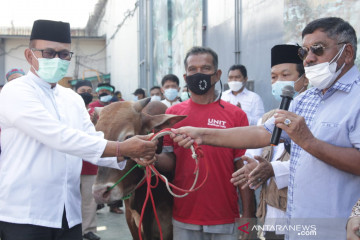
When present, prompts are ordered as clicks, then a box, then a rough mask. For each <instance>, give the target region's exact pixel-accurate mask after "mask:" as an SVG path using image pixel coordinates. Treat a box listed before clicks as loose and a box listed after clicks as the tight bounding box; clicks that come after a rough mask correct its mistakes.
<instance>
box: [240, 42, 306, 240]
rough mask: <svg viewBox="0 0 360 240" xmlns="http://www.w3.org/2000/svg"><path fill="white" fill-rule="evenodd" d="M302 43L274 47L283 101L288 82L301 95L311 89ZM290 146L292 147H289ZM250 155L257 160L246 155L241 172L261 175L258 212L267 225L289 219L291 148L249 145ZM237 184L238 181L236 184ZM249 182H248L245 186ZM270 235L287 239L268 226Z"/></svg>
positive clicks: (274, 72)
mask: <svg viewBox="0 0 360 240" xmlns="http://www.w3.org/2000/svg"><path fill="white" fill-rule="evenodd" d="M299 48H300V46H295V45H286V44H283V45H276V46H274V47H273V48H272V49H271V83H272V90H273V91H272V93H273V95H274V97H275V99H276V100H278V101H279V102H280V101H281V97H280V94H281V90H282V88H283V87H284V86H287V85H290V86H292V87H294V89H295V91H296V94H295V95H298V94H300V93H302V92H304V91H305V90H306V89H307V85H308V83H309V81H308V80H307V78H306V77H305V70H304V66H303V64H302V61H301V59H300V58H299V56H298V50H299ZM275 110H276V109H274V110H271V111H269V112H267V113H265V114H264V115H263V116H262V118H261V119H259V122H258V125H262V124H264V123H265V122H266V120H268V119H270V118H271V117H272V116H273V115H274V114H275ZM288 149H289V148H288ZM246 155H247V156H251V157H253V156H255V159H256V160H258V161H259V162H257V161H256V160H254V159H252V158H250V157H247V156H244V157H243V160H245V161H247V162H248V164H246V165H245V166H244V167H242V168H241V169H240V170H239V172H238V174H243V176H244V177H245V175H246V174H248V173H250V172H252V171H253V170H254V169H255V168H256V170H254V171H253V172H252V173H251V175H252V176H254V177H256V179H258V180H259V181H258V183H257V184H255V185H254V186H251V188H253V189H257V188H259V187H260V186H262V189H261V193H260V201H259V206H258V209H257V213H256V216H257V217H258V218H260V220H261V222H262V223H264V225H265V226H276V225H277V224H278V225H279V223H282V222H281V220H284V219H286V202H287V186H288V183H289V173H290V170H289V167H290V162H289V159H290V154H289V153H288V152H287V150H286V148H285V145H284V143H280V144H279V145H278V146H267V147H265V148H261V149H249V150H247V152H246ZM235 185H237V184H235ZM248 185H249V184H244V185H243V186H242V188H245V187H247V186H248ZM264 232H265V234H264V235H265V238H266V239H284V233H283V232H281V231H275V230H274V229H272V230H269V229H264Z"/></svg>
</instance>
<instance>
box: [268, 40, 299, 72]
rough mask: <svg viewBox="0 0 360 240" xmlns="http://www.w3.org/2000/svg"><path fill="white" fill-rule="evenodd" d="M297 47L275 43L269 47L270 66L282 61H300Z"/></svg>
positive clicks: (296, 62) (297, 62)
mask: <svg viewBox="0 0 360 240" xmlns="http://www.w3.org/2000/svg"><path fill="white" fill-rule="evenodd" d="M299 48H300V46H296V45H287V44H282V45H275V46H274V47H273V48H272V49H271V67H273V66H274V65H278V64H282V63H295V64H299V63H302V62H303V61H302V60H301V59H300V57H299V55H298V51H299Z"/></svg>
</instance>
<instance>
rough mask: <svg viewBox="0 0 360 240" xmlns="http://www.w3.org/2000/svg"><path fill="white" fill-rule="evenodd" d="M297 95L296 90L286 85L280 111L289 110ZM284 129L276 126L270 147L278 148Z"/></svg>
mask: <svg viewBox="0 0 360 240" xmlns="http://www.w3.org/2000/svg"><path fill="white" fill-rule="evenodd" d="M294 94H295V90H294V88H293V87H292V86H290V85H286V86H284V87H283V88H282V94H281V98H282V99H281V103H280V107H279V109H282V110H288V109H289V106H290V102H291V100H292V99H293V96H294ZM281 132H282V129H281V128H278V127H277V126H276V125H275V127H274V131H273V133H272V135H271V140H270V145H271V146H277V145H278V144H279V140H280V136H281Z"/></svg>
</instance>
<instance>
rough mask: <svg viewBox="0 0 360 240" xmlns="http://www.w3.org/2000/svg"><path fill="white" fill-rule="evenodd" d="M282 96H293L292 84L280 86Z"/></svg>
mask: <svg viewBox="0 0 360 240" xmlns="http://www.w3.org/2000/svg"><path fill="white" fill-rule="evenodd" d="M281 91H282V94H281V96H282V97H290V98H293V96H294V95H295V90H294V88H293V87H292V86H290V85H286V86H284V87H283V88H282V90H281Z"/></svg>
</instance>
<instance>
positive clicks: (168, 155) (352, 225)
mask: <svg viewBox="0 0 360 240" xmlns="http://www.w3.org/2000/svg"><path fill="white" fill-rule="evenodd" d="M302 40H303V42H302V46H299V45H292V44H278V45H275V46H273V47H272V48H271V59H269V62H271V76H269V80H271V81H269V84H271V86H272V95H273V96H274V98H275V99H276V100H278V102H279V103H280V101H282V98H283V96H282V95H283V89H284V87H285V86H286V87H287V86H291V89H293V97H292V98H293V100H292V102H291V104H290V107H289V109H285V110H282V109H273V110H270V111H268V112H266V113H265V109H264V105H263V101H262V99H261V96H259V95H258V94H256V93H254V92H252V91H250V90H248V89H247V87H246V86H247V80H248V77H247V69H246V67H245V66H244V65H240V64H238V65H233V66H230V67H229V69H228V70H227V72H226V77H227V83H228V86H229V90H226V91H224V92H220V91H217V90H216V87H215V86H216V84H221V81H220V78H221V76H222V74H223V73H222V70H221V69H219V63H218V55H217V53H216V52H215V51H213V50H212V49H211V48H208V47H197V46H195V47H192V48H191V49H190V50H189V51H188V52H187V54H186V56H185V58H184V68H185V74H184V75H183V77H184V82H185V83H186V85H185V86H183V88H182V89H181V87H180V81H179V78H178V77H177V76H176V75H174V74H167V75H165V76H164V77H163V78H162V80H161V86H154V87H152V88H151V89H150V90H149V92H148V96H149V97H151V101H161V102H162V103H163V104H164V105H166V107H167V111H166V113H167V114H175V115H186V116H187V118H185V119H184V120H182V121H180V122H178V123H176V124H175V125H174V126H173V128H174V129H173V130H172V131H173V134H171V135H170V136H165V138H164V142H163V150H162V153H158V154H157V153H155V151H156V148H157V142H151V141H147V139H148V136H134V137H132V138H129V139H127V140H126V141H124V142H115V141H107V140H105V139H103V134H102V133H101V132H96V130H95V128H94V123H95V122H96V118H97V117H98V116H97V114H96V113H95V112H96V111H95V108H98V107H105V106H107V105H109V104H111V103H112V102H117V101H124V99H122V95H121V92H120V91H115V90H116V89H115V87H114V86H113V85H111V84H110V83H99V84H96V86H95V85H94V83H92V82H90V81H86V80H83V81H78V82H77V83H76V85H75V86H74V91H73V90H71V89H66V88H64V87H62V86H60V85H59V84H57V82H58V81H59V80H60V79H62V78H63V77H64V76H65V74H66V71H67V68H68V66H69V62H70V60H71V57H72V54H73V53H72V52H71V36H70V25H69V24H68V23H63V22H55V21H49V20H37V21H35V22H34V25H33V29H32V32H31V36H30V42H29V48H27V49H26V50H25V58H26V60H27V62H28V63H29V66H30V70H29V72H28V73H27V74H25V72H24V71H23V70H22V69H19V68H13V69H11V70H10V71H9V72H8V73H7V74H6V81H7V83H6V84H5V86H4V87H3V89H2V91H1V94H0V102H1V104H0V127H1V158H0V179H1V181H0V187H1V189H2V191H1V192H0V239H1V240H17V239H25V240H35V239H36V240H42V239H44V240H45V239H46V240H48V239H59V240H60V239H82V237H84V238H86V239H90V240H99V239H100V237H98V236H97V235H96V209H97V208H99V207H98V206H97V204H96V203H95V201H94V198H93V197H92V193H91V187H92V185H93V183H94V181H95V176H96V174H97V166H98V165H99V166H107V167H112V168H117V169H120V170H122V169H123V168H124V163H123V162H122V161H120V159H122V158H121V156H125V155H126V156H129V157H132V158H143V159H144V160H145V162H146V164H154V165H155V167H156V168H158V169H160V170H161V171H165V172H174V179H173V183H174V184H175V185H177V186H179V187H181V188H185V189H187V188H189V187H190V186H191V184H192V182H193V169H194V168H195V163H194V162H193V160H192V158H191V151H190V149H187V148H189V147H190V146H191V145H192V144H193V143H194V142H196V143H197V144H201V145H202V146H201V147H202V149H203V151H204V153H205V155H206V162H207V167H208V169H209V176H208V178H207V181H206V184H205V185H204V186H203V187H202V188H200V189H199V190H197V191H196V192H193V193H191V194H189V195H188V196H187V197H184V198H175V199H174V206H173V219H172V224H173V233H174V236H173V237H174V239H175V240H180V239H214V240H217V239H219V240H220V239H222V240H235V239H238V237H239V234H240V235H241V236H240V238H241V239H257V238H258V237H259V236H258V235H259V233H258V232H257V231H250V230H251V229H248V230H249V232H248V233H247V234H246V233H245V232H241V231H239V230H238V225H237V224H238V222H237V221H238V219H239V218H240V217H241V218H244V219H245V218H246V219H251V220H249V221H250V228H251V227H252V226H254V225H255V224H257V222H256V221H257V220H258V224H261V225H263V226H264V229H263V233H262V235H263V236H262V237H264V238H265V239H301V238H300V237H299V233H298V232H296V231H293V230H289V229H287V230H286V229H284V228H277V227H275V228H274V226H284V225H288V226H289V225H301V226H306V225H310V226H316V227H315V230H314V231H315V232H316V237H317V238H314V239H345V238H347V239H351V240H355V239H360V207H359V206H360V191H359V186H360V153H359V148H360V130H359V129H358V128H359V126H360V117H359V114H360V102H359V101H360V98H359V97H358V94H359V93H360V89H359V86H360V72H359V70H358V69H357V67H356V66H355V58H356V51H357V38H356V33H355V30H354V28H353V27H352V26H351V25H350V24H349V23H348V22H346V21H344V20H343V19H341V18H336V17H327V18H320V19H317V20H314V21H312V22H310V23H308V24H307V25H306V27H305V28H304V30H303V32H302ZM14 79H16V80H15V81H14ZM221 89H222V88H221ZM146 97H147V94H146V91H145V90H144V89H142V88H138V89H136V90H135V91H134V92H133V99H132V100H133V101H138V100H140V99H143V98H146ZM94 98H95V99H96V100H94ZM4 103H6V104H4ZM69 116H71V117H69ZM276 128H278V129H281V130H282V133H281V141H280V143H279V144H273V145H270V138H271V136H272V134H274V131H275V130H274V129H276ZM184 148H185V149H184ZM199 167H200V169H202V171H200V174H199V178H200V179H203V178H204V177H205V171H204V170H203V169H205V165H204V162H200V165H199ZM258 188H261V193H260V200H259V202H258V203H257V202H256V200H255V195H254V190H255V189H258ZM175 192H176V191H175ZM239 197H240V198H241V202H240V203H241V206H239V202H238V198H239ZM2 206H6V207H2ZM109 206H110V211H111V212H114V213H119V214H121V213H123V211H122V209H121V207H122V202H121V201H119V202H116V203H114V204H111V205H109ZM265 226H266V227H265ZM305 237H306V236H305ZM307 237H309V236H307ZM304 239H305V238H304ZM307 239H308V238H307Z"/></svg>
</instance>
